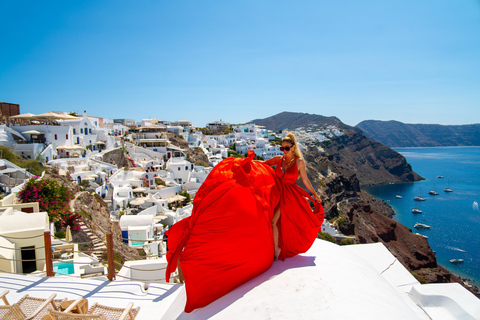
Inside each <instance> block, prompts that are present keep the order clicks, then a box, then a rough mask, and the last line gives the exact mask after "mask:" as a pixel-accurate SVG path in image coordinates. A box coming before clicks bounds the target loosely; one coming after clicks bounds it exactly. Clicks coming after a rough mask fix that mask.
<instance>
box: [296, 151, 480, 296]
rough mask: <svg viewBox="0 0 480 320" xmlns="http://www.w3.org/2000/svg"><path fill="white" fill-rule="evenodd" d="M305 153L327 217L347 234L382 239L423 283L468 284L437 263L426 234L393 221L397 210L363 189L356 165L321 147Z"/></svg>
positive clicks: (357, 239) (363, 240)
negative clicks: (325, 152) (353, 166)
mask: <svg viewBox="0 0 480 320" xmlns="http://www.w3.org/2000/svg"><path fill="white" fill-rule="evenodd" d="M304 156H305V160H306V162H307V166H306V167H307V175H308V177H309V179H310V181H311V182H312V185H313V186H314V187H316V188H318V192H319V194H320V196H321V198H322V201H323V205H324V209H325V217H326V218H327V219H332V220H336V222H337V227H338V228H339V229H340V231H341V232H342V233H343V234H345V235H352V236H355V241H354V243H375V242H382V243H383V244H384V245H385V246H386V247H387V248H388V249H389V251H390V252H391V253H392V254H393V255H394V256H395V257H396V258H397V259H398V261H399V262H400V263H401V264H402V265H404V266H405V267H406V268H407V269H408V270H410V272H412V274H413V275H414V276H415V277H416V278H417V279H418V280H419V281H420V282H421V283H445V282H458V283H460V284H462V285H463V286H465V284H464V283H463V281H462V280H461V279H460V278H458V277H457V276H455V275H454V274H452V273H450V272H449V271H447V270H446V269H444V268H442V267H441V266H439V265H437V261H436V257H435V253H434V252H433V251H432V249H431V248H430V245H429V243H428V241H427V240H426V239H425V238H424V237H422V236H419V235H416V234H414V233H412V230H411V229H409V228H407V227H405V226H404V225H402V224H400V223H398V222H397V221H395V220H393V219H392V217H393V216H394V214H395V212H394V211H393V209H392V208H391V207H390V206H389V205H388V204H387V203H385V202H383V201H381V200H378V199H376V198H374V197H372V196H371V195H370V194H369V193H367V192H365V191H363V190H362V189H361V186H360V181H359V179H358V178H357V175H356V173H355V170H352V166H350V165H348V166H347V165H343V164H342V163H339V162H337V161H335V159H334V157H332V156H331V155H328V153H327V154H326V155H322V154H321V153H319V152H318V150H317V148H309V149H307V150H306V151H305V153H304ZM339 221H342V223H341V224H340V223H339ZM465 287H466V288H467V289H469V290H471V289H470V288H468V287H467V286H465ZM473 292H474V293H477V292H478V288H474V291H473Z"/></svg>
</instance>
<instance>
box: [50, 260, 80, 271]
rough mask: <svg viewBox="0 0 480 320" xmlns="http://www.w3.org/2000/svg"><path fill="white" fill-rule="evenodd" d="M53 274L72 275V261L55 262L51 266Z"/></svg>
mask: <svg viewBox="0 0 480 320" xmlns="http://www.w3.org/2000/svg"><path fill="white" fill-rule="evenodd" d="M53 272H56V273H57V274H74V273H75V270H74V268H73V261H67V262H55V263H54V264H53Z"/></svg>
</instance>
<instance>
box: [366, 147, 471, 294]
mask: <svg viewBox="0 0 480 320" xmlns="http://www.w3.org/2000/svg"><path fill="white" fill-rule="evenodd" d="M395 151H397V152H399V153H400V154H402V155H403V156H404V157H405V158H406V159H407V162H408V163H409V164H410V165H411V166H412V169H413V170H414V171H415V172H416V173H418V174H419V175H421V176H422V177H424V178H425V179H426V180H423V181H418V182H414V183H402V184H389V185H381V186H374V187H369V188H366V189H367V191H369V192H370V193H371V194H372V195H373V196H375V197H376V198H378V199H381V200H384V201H386V202H387V203H388V204H389V205H390V206H391V207H392V208H393V209H394V210H395V212H396V215H395V217H394V219H395V220H397V221H398V222H400V223H401V224H403V225H405V226H407V227H408V228H411V229H412V231H413V232H414V233H419V234H422V235H424V236H427V237H428V242H429V244H430V247H431V248H432V250H434V251H435V253H436V256H437V263H438V264H440V265H441V266H442V267H445V268H446V269H448V270H449V271H451V272H452V273H454V274H456V275H458V276H461V277H463V278H467V279H470V281H471V282H472V283H473V284H475V285H477V286H479V285H480V210H479V206H478V203H479V202H480V147H438V148H436V147H435V148H395ZM445 188H449V189H451V190H452V191H453V192H445V191H444V189H445ZM431 190H433V191H436V192H438V193H439V195H430V194H428V192H429V191H431ZM397 195H399V196H401V197H402V198H401V199H398V198H396V196H397ZM416 196H420V197H422V198H425V201H414V200H413V198H414V197H416ZM414 208H418V209H420V210H421V211H422V212H423V213H422V214H414V213H412V209H414ZM417 222H419V223H423V224H426V225H428V226H430V227H431V228H430V229H428V230H420V229H415V228H414V225H415V223H417ZM451 259H463V261H464V262H463V263H461V264H453V263H450V260H451Z"/></svg>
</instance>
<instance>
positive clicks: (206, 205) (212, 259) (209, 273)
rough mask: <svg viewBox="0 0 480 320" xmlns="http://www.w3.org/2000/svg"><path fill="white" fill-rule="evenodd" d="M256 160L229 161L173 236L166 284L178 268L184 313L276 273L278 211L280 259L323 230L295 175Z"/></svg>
mask: <svg viewBox="0 0 480 320" xmlns="http://www.w3.org/2000/svg"><path fill="white" fill-rule="evenodd" d="M253 157H254V153H253V152H249V154H248V157H247V158H245V159H240V158H227V159H225V160H223V161H222V162H221V163H219V164H218V165H217V166H215V168H214V169H213V170H212V171H211V172H210V174H209V175H208V177H207V179H206V180H205V182H204V183H203V184H202V186H201V187H200V189H199V190H198V192H197V194H196V196H195V199H194V201H193V212H192V215H191V216H190V217H188V218H186V219H183V220H181V221H179V222H178V223H176V224H175V225H173V226H172V227H171V228H170V230H169V231H168V248H169V252H168V253H167V260H168V266H167V270H166V278H167V281H169V278H170V274H171V273H172V272H174V271H175V269H176V268H177V263H178V261H179V262H180V266H181V268H182V271H183V276H184V278H185V290H186V293H187V303H186V305H185V312H191V311H193V310H194V309H196V308H201V307H204V306H206V305H208V304H209V303H211V302H213V301H215V300H216V299H218V298H220V297H222V296H223V295H225V294H227V293H228V292H230V291H231V290H233V289H235V288H236V287H238V286H239V285H241V284H243V283H245V282H247V281H249V280H251V279H253V278H254V277H256V276H257V275H259V274H261V273H263V272H264V271H266V270H267V269H268V268H269V267H270V266H271V264H272V262H273V256H274V244H273V235H272V218H273V213H274V209H275V208H276V207H277V205H280V207H281V217H280V221H279V226H280V228H279V231H280V232H279V233H280V236H279V244H280V246H281V248H282V253H281V255H280V257H281V258H282V259H284V258H285V257H291V256H294V255H296V254H298V253H302V252H305V251H306V250H308V249H309V248H310V246H311V245H312V243H313V241H314V240H315V238H316V235H317V233H318V231H319V229H320V226H321V223H322V222H323V217H320V216H315V215H314V214H313V213H312V211H311V209H310V206H309V205H308V202H307V200H306V199H305V198H304V197H303V196H305V195H307V194H306V192H305V191H303V189H301V188H300V187H298V186H297V185H296V183H295V180H292V179H293V174H292V173H289V170H287V172H286V174H285V175H283V176H281V177H280V178H279V177H277V176H278V173H277V174H276V173H275V172H274V171H273V169H272V168H270V167H269V166H267V165H264V164H262V163H258V162H255V161H252V160H253ZM278 167H279V166H277V170H278ZM295 167H296V166H295ZM297 171H298V170H297ZM280 172H281V169H280ZM296 174H297V176H298V172H297V173H296ZM292 181H293V183H292ZM284 194H285V196H284ZM307 196H308V195H307ZM287 198H288V199H287ZM290 198H292V199H290ZM297 198H298V199H297ZM307 211H308V212H307ZM322 212H323V209H322ZM304 213H305V214H306V215H307V216H308V218H305V217H303V216H304V215H305V214H304ZM320 218H321V219H320ZM315 219H316V220H317V222H316V223H315V222H314V221H315Z"/></svg>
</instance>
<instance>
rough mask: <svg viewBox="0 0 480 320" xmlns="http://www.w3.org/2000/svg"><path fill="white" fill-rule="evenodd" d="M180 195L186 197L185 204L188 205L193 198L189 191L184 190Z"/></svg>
mask: <svg viewBox="0 0 480 320" xmlns="http://www.w3.org/2000/svg"><path fill="white" fill-rule="evenodd" d="M178 194H179V195H181V196H184V197H185V202H186V203H188V202H190V200H191V197H190V193H188V191H187V190H182V191H180V192H179V193H178Z"/></svg>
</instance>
